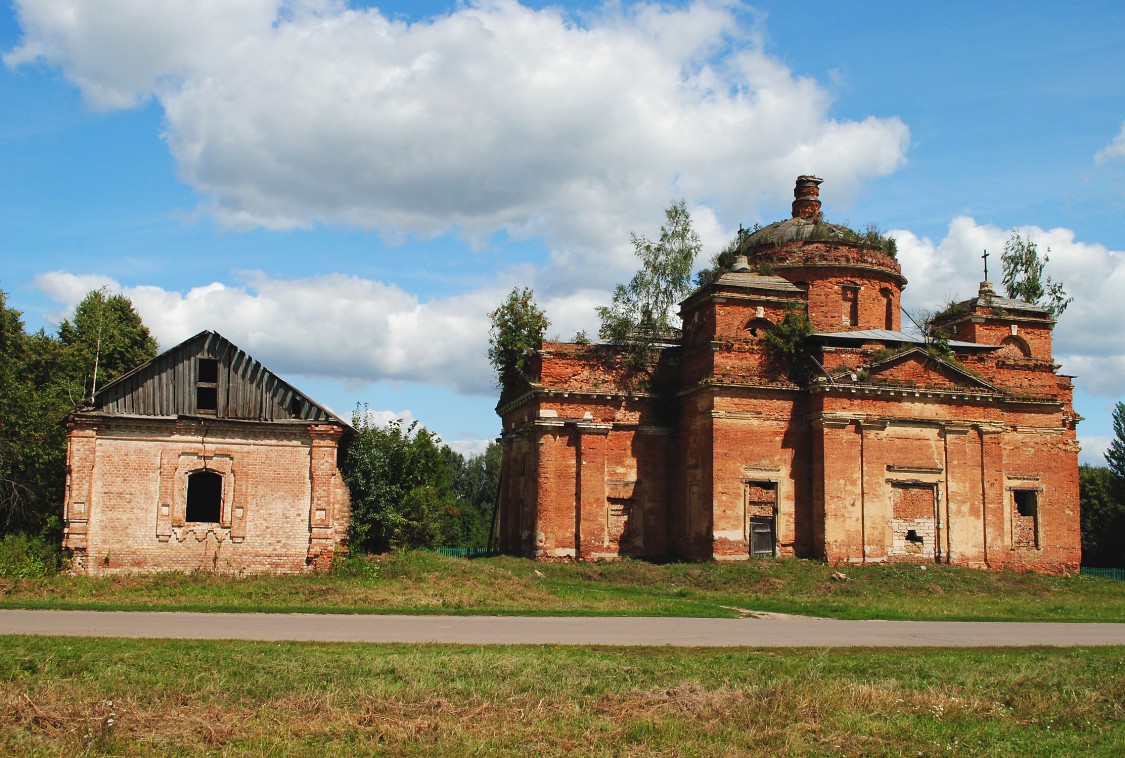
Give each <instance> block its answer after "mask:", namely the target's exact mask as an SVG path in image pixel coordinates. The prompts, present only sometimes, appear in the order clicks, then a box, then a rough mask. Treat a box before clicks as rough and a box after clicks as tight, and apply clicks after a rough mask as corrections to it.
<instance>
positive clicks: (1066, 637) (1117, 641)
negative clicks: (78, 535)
mask: <svg viewBox="0 0 1125 758" xmlns="http://www.w3.org/2000/svg"><path fill="white" fill-rule="evenodd" d="M0 634H37V635H67V636H78V637H134V638H161V639H198V640H223V639H242V640H269V641H281V640H293V641H317V642H433V643H453V644H465V645H548V644H550V645H672V646H677V647H1024V646H1030V645H1047V646H1052V647H1069V646H1076V645H1125V623H1122V624H1056V623H1010V622H993V621H987V622H975V621H964V622H959V621H837V620H834V619H818V618H805V617H800V616H784V617H782V616H771V617H768V618H740V619H693V618H633V617H630V618H623V617H565V618H557V617H553V618H535V617H512V616H503V617H501V616H371V615H364V616H359V615H347V616H345V615H335V614H324V615H313V614H299V613H285V614H273V613H157V612H117V611H108V612H107V611H36V610H0Z"/></svg>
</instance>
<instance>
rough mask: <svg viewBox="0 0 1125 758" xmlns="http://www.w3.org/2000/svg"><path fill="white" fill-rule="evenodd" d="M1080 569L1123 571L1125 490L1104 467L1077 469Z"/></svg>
mask: <svg viewBox="0 0 1125 758" xmlns="http://www.w3.org/2000/svg"><path fill="white" fill-rule="evenodd" d="M1078 489H1079V493H1080V494H1079V497H1080V509H1081V513H1082V516H1081V519H1082V565H1084V566H1100V567H1123V568H1125V488H1123V487H1122V482H1121V481H1120V480H1119V479H1118V478H1117V477H1116V476H1115V475H1114V473H1113V472H1112V471H1111V470H1109V469H1108V468H1105V467H1104V466H1079V468H1078Z"/></svg>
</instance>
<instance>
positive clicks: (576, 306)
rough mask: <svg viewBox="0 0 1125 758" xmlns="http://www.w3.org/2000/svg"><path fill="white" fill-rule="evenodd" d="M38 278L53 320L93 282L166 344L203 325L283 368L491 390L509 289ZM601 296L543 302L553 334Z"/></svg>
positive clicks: (331, 280) (562, 332) (258, 278)
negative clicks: (495, 325) (495, 331)
mask: <svg viewBox="0 0 1125 758" xmlns="http://www.w3.org/2000/svg"><path fill="white" fill-rule="evenodd" d="M34 286H35V287H36V288H37V289H38V290H39V291H41V292H43V293H44V294H45V295H47V296H48V297H49V298H51V299H52V300H53V301H55V302H56V303H58V304H59V309H58V310H57V311H55V312H54V313H52V314H51V317H52V318H54V319H55V320H56V322H57V321H61V320H62V319H63V318H67V317H69V316H70V315H72V314H73V312H74V307H75V306H76V305H77V303H78V302H79V301H80V300H81V299H82V298H83V297H84V296H85V295H86V293H87V292H89V291H90V290H91V289H96V288H101V287H105V288H106V289H107V290H108V291H110V292H112V293H120V294H123V295H125V296H126V297H128V298H129V299H130V300H131V301H132V302H133V306H134V307H135V308H136V310H137V312H138V313H139V314H140V315H141V318H142V319H143V320H144V322H145V324H146V325H147V326H148V327H149V329H151V330H152V333H153V336H154V337H156V339H157V342H158V343H159V345H160V348H161V349H167V348H169V347H171V346H173V345H175V344H178V343H179V342H181V341H183V340H185V339H187V338H188V337H190V336H192V335H194V334H196V333H198V332H200V331H203V330H205V329H207V330H211V331H216V332H219V333H220V334H222V335H223V336H224V337H226V338H227V339H229V340H231V341H232V342H234V343H235V344H236V345H238V346H239V347H241V348H242V349H244V350H246V351H247V352H248V353H250V354H251V355H253V356H254V357H255V358H257V359H258V360H260V361H262V363H264V364H265V365H266V366H268V367H269V368H271V369H273V370H274V371H278V372H279V373H282V374H286V375H293V374H297V375H301V376H306V377H316V378H329V379H336V380H339V381H342V382H344V383H347V384H351V385H367V384H371V383H374V382H378V381H381V380H390V381H403V382H423V383H428V384H433V385H438V386H444V387H449V388H451V389H454V390H456V391H457V392H461V393H464V394H476V395H491V394H494V393H495V392H496V390H495V387H494V386H493V381H494V373H493V369H492V367H491V366H490V365H489V364H488V359H487V357H486V353H487V350H488V331H489V326H490V322H489V319H488V314H489V312H490V311H492V310H493V309H494V308H495V307H496V304H497V303H499V302H501V301H503V299H504V297H505V296H506V294H507V289H506V288H505V286H501V285H499V284H498V285H497V286H494V287H487V288H482V289H477V290H472V291H469V292H466V293H461V294H456V295H451V296H447V297H440V298H432V299H429V300H425V301H423V300H421V299H420V298H418V297H417V296H415V295H413V294H410V293H408V292H406V291H404V290H403V289H401V288H399V287H397V286H396V285H393V284H386V283H383V282H379V281H374V280H371V279H363V278H360V277H356V276H346V275H344V274H329V275H325V276H316V277H307V278H301V279H279V278H274V277H271V276H268V275H266V274H263V273H261V272H257V271H252V272H244V273H243V274H242V276H241V281H240V282H239V283H237V284H234V285H230V284H223V283H220V282H214V283H212V284H209V285H206V286H203V287H195V288H193V289H190V290H188V291H187V292H178V291H174V290H168V289H163V288H161V287H155V286H147V285H146V286H135V287H125V286H122V285H121V284H119V283H118V282H116V281H115V280H113V279H110V278H109V277H105V276H99V275H77V274H72V273H68V272H64V271H52V272H49V273H46V274H41V275H39V276H38V277H36V278H35V281H34ZM509 286H510V285H509ZM605 296H606V293H604V292H601V291H598V290H584V291H578V292H573V293H568V294H565V295H562V296H560V297H558V298H555V299H544V300H541V301H540V306H541V307H543V308H544V309H545V310H546V311H547V312H548V314H549V315H550V317H551V320H552V325H551V328H550V330H549V332H548V337H551V336H559V337H563V338H569V337H571V336H573V335H574V333H575V332H576V331H578V330H579V329H583V330H587V331H590V330H596V317H595V315H594V306H595V305H596V304H599V303H601V302H604V299H605ZM396 417H397V416H396ZM388 420H389V419H388Z"/></svg>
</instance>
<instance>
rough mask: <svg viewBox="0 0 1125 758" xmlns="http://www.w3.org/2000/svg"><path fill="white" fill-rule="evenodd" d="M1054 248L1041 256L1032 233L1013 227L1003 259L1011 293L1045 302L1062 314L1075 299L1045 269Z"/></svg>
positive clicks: (1022, 297)
mask: <svg viewBox="0 0 1125 758" xmlns="http://www.w3.org/2000/svg"><path fill="white" fill-rule="evenodd" d="M1050 253H1051V249H1050V248H1047V252H1046V254H1044V255H1043V257H1042V258H1040V257H1039V248H1038V246H1037V245H1036V244H1035V241H1034V240H1032V239H1031V238H1030V237H1023V236H1021V235H1020V233H1019V232H1016V231H1013V232H1012V236H1011V238H1009V239H1008V241H1007V242H1005V243H1004V253H1003V255H1001V262H1002V263H1003V266H1004V289H1005V291H1006V292H1007V293H1008V297H1010V298H1013V299H1016V300H1023V301H1026V302H1028V303H1033V304H1035V305H1041V306H1043V307H1044V308H1046V309H1047V310H1048V311H1050V312H1051V316H1052V317H1053V318H1058V317H1059V316H1061V315H1062V312H1063V311H1065V310H1066V307H1067V306H1068V305H1070V303H1071V301H1072V300H1074V298H1072V297H1068V296H1067V294H1066V290H1064V289H1063V286H1062V283H1061V282H1056V281H1054V280H1053V279H1051V277H1050V276H1048V275H1046V274H1045V273H1044V269H1045V268H1046V266H1047V262H1048V261H1049V260H1050Z"/></svg>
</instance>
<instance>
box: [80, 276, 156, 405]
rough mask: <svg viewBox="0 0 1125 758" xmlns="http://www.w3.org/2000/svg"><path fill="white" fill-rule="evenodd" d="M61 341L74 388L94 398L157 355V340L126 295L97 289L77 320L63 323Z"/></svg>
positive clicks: (81, 394) (84, 300)
mask: <svg viewBox="0 0 1125 758" xmlns="http://www.w3.org/2000/svg"><path fill="white" fill-rule="evenodd" d="M59 342H60V343H62V346H63V362H64V365H65V369H66V371H67V378H68V381H69V383H70V390H71V392H72V393H76V396H77V398H90V397H92V396H93V394H94V392H95V391H96V390H97V388H98V387H103V386H105V385H106V384H107V383H109V382H111V381H113V380H114V379H116V378H118V377H119V376H121V375H123V374H125V373H127V372H129V371H132V370H133V369H134V368H136V367H137V366H140V365H141V364H143V363H145V362H146V361H150V360H152V359H153V358H155V357H156V340H155V339H153V337H152V334H151V333H150V332H149V330H148V327H146V326H145V325H144V322H143V321H141V317H140V315H138V313H137V312H136V310H134V309H133V303H132V302H130V300H129V298H127V297H125V296H124V295H109V296H107V295H106V293H105V291H103V290H94V291H93V292H90V293H89V294H88V295H86V297H85V298H83V299H82V302H80V303H79V304H78V307H77V308H75V311H74V319H73V320H70V321H63V322H62V324H60V325H59Z"/></svg>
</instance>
